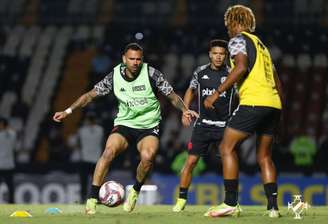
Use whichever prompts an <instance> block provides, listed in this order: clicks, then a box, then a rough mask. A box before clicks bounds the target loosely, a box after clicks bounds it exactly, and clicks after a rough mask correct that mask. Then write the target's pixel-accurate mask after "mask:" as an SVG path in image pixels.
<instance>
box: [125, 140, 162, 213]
mask: <svg viewBox="0 0 328 224" xmlns="http://www.w3.org/2000/svg"><path fill="white" fill-rule="evenodd" d="M158 146H159V139H158V137H157V136H153V135H147V136H146V137H144V138H143V139H141V140H140V141H139V142H138V144H137V148H138V150H139V153H140V158H141V160H140V163H139V165H138V168H137V177H136V182H135V184H134V185H133V187H132V188H131V189H130V191H129V195H128V197H127V199H126V201H125V203H124V205H123V210H124V211H126V212H132V211H133V209H134V207H135V205H136V203H137V199H138V196H139V192H140V190H141V187H142V185H143V184H144V183H145V180H146V178H147V175H148V173H149V172H150V170H151V168H152V166H153V162H154V159H155V155H156V152H157V150H158Z"/></svg>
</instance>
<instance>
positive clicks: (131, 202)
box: [123, 187, 139, 212]
mask: <svg viewBox="0 0 328 224" xmlns="http://www.w3.org/2000/svg"><path fill="white" fill-rule="evenodd" d="M138 195H139V192H137V191H136V190H134V188H133V187H132V188H131V189H130V191H129V196H128V198H127V199H126V201H125V203H124V205H123V210H124V211H126V212H132V211H133V209H134V207H135V206H136V203H137V199H138Z"/></svg>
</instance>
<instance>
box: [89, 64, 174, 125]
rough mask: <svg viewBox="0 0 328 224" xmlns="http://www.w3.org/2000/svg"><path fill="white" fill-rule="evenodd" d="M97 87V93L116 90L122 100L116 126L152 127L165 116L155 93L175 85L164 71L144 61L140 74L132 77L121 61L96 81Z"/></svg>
mask: <svg viewBox="0 0 328 224" xmlns="http://www.w3.org/2000/svg"><path fill="white" fill-rule="evenodd" d="M95 90H96V92H97V95H106V94H109V93H111V92H114V96H115V97H116V98H117V100H118V102H119V105H118V113H117V115H116V118H115V120H114V126H117V125H124V126H127V127H131V128H136V129H148V128H153V127H155V126H157V125H158V124H159V122H160V120H161V115H160V104H159V101H158V99H157V97H156V94H155V93H157V91H159V92H161V93H162V94H163V95H165V96H167V95H169V94H170V93H171V92H172V91H173V88H172V86H171V85H170V84H169V83H168V82H167V81H166V80H165V79H164V76H163V74H162V73H161V72H159V71H158V70H156V69H154V68H153V67H151V66H148V64H147V63H143V65H142V67H141V69H140V72H139V74H138V76H137V77H136V78H134V79H132V80H131V79H129V78H128V77H127V76H126V75H125V66H124V65H123V64H119V65H117V66H116V67H115V68H114V70H113V71H112V72H111V73H109V74H108V75H107V76H106V77H105V78H104V79H103V80H102V81H100V82H99V83H97V84H96V85H95Z"/></svg>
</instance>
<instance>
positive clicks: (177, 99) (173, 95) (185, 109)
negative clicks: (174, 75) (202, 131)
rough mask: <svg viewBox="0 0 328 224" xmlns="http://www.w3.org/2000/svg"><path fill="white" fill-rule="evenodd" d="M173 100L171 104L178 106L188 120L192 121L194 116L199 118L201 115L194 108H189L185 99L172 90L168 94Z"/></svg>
mask: <svg viewBox="0 0 328 224" xmlns="http://www.w3.org/2000/svg"><path fill="white" fill-rule="evenodd" d="M167 97H168V98H169V100H170V102H171V104H172V105H173V106H174V107H175V108H177V109H178V110H181V111H182V116H183V117H185V118H186V120H188V121H189V123H191V121H192V119H193V118H198V117H199V115H198V113H196V112H195V111H193V110H189V109H188V107H187V106H186V105H185V104H184V102H183V100H182V99H181V97H180V96H178V95H177V94H176V93H175V92H174V91H172V92H171V93H170V94H169V95H168V96H167Z"/></svg>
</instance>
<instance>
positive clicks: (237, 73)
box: [204, 53, 248, 109]
mask: <svg viewBox="0 0 328 224" xmlns="http://www.w3.org/2000/svg"><path fill="white" fill-rule="evenodd" d="M234 60H235V64H236V66H235V67H234V68H233V69H232V70H231V71H230V73H229V75H228V76H227V79H226V80H225V81H224V82H223V83H222V84H221V85H220V86H219V87H218V88H217V90H216V91H215V92H214V93H213V95H211V96H208V97H206V99H205V101H204V106H205V108H207V109H214V106H213V104H214V102H215V101H216V100H217V99H218V98H219V97H220V94H221V93H223V92H224V91H226V90H227V89H229V88H231V87H232V86H233V84H234V83H236V82H237V81H238V80H239V79H240V78H241V77H242V76H243V75H245V73H246V72H247V67H248V60H247V56H246V55H245V54H242V53H239V54H237V55H236V56H235V57H234Z"/></svg>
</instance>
